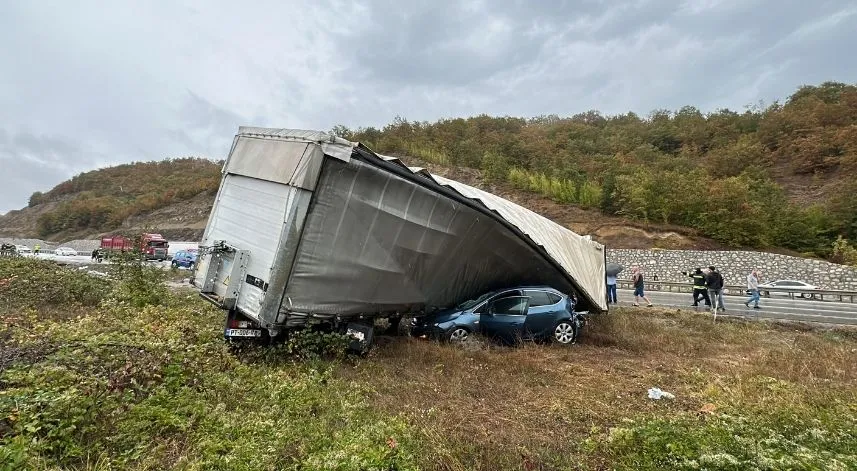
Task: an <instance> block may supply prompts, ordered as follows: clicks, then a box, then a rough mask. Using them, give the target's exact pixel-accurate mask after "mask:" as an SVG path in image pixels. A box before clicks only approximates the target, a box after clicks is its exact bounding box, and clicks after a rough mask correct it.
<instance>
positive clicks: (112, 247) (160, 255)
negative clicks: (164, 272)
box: [101, 234, 170, 260]
mask: <svg viewBox="0 0 857 471" xmlns="http://www.w3.org/2000/svg"><path fill="white" fill-rule="evenodd" d="M169 248H170V243H169V242H167V239H164V237H163V236H161V234H143V235H142V237H140V246H139V247H136V246H135V245H134V240H133V239H129V238H127V237H123V236H119V235H114V236H106V237H102V238H101V249H102V250H103V251H104V252H105V253H106V254H107V255H109V254H111V253H117V252H132V251H134V250H140V253H141V254H142V255H143V257H144V258H145V259H146V260H166V259H167V252H168V251H169Z"/></svg>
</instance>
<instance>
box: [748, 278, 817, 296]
mask: <svg viewBox="0 0 857 471" xmlns="http://www.w3.org/2000/svg"><path fill="white" fill-rule="evenodd" d="M771 289H775V290H776V291H770V290H771ZM789 289H794V290H795V291H793V292H789V291H785V290H789ZM818 289H821V288H819V287H818V286H815V285H811V284H809V283H806V282H804V281H798V280H777V281H769V282H767V283H762V284H760V285H759V291H761V292H762V294H763V295H765V296H771V295H775V296H791V295H792V294H794V296H799V297H801V298H811V297H814V295H813V294H812V293H802V292H797V291H799V290H818Z"/></svg>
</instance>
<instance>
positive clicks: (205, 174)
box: [29, 158, 220, 237]
mask: <svg viewBox="0 0 857 471" xmlns="http://www.w3.org/2000/svg"><path fill="white" fill-rule="evenodd" d="M219 183H220V165H218V163H216V162H213V161H211V160H205V159H196V158H185V159H173V160H164V161H160V162H136V163H131V164H126V165H119V166H116V167H110V168H106V169H101V170H93V171H91V172H86V173H82V174H80V175H77V176H75V177H74V178H72V179H71V180H68V181H65V182H63V183H60V184H59V185H57V186H56V187H54V188H53V189H52V190H50V191H49V192H47V193H40V192H36V193H34V194H33V195H32V196H31V197H30V204H29V206H30V207H31V208H33V207H36V206H40V205H48V204H49V203H53V204H51V205H49V207H50V209H49V210H47V211H43V212H42V213H41V214H40V215H39V216H38V218H37V220H36V226H37V227H36V230H37V232H38V235H39V236H42V237H50V236H52V235H54V234H59V233H73V232H75V231H82V230H92V231H109V230H111V229H114V228H117V227H119V226H120V225H121V224H122V222H123V221H125V220H126V219H128V218H129V217H131V216H136V215H140V214H143V213H146V212H149V211H153V210H156V209H159V208H163V207H165V206H167V205H170V204H173V203H177V202H181V201H186V200H189V199H191V198H193V197H194V196H197V195H199V194H200V193H206V192H207V193H210V194H211V197H212V199H213V197H214V194H215V192H216V191H217V187H218V185H219Z"/></svg>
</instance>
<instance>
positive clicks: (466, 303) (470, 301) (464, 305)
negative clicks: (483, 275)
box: [455, 291, 494, 311]
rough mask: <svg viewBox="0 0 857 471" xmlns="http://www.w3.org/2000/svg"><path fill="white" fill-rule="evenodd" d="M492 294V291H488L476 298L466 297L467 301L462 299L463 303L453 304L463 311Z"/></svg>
mask: <svg viewBox="0 0 857 471" xmlns="http://www.w3.org/2000/svg"><path fill="white" fill-rule="evenodd" d="M493 294H494V292H493V291H492V292H490V293H485V294H483V295H482V296H479V297H478V298H476V299H468V300H467V301H464V302H463V303H461V304H459V305H458V306H455V308H456V309H460V310H462V311H465V310H467V309H470V308H472V307H474V306H476V305H477V304H479V303H481V302H482V301H485V300H486V299H488V298H490V297H491V295H493Z"/></svg>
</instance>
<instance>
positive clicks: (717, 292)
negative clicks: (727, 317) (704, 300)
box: [705, 265, 726, 311]
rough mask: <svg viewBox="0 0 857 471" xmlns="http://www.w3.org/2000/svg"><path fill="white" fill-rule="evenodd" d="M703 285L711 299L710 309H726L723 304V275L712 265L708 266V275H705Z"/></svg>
mask: <svg viewBox="0 0 857 471" xmlns="http://www.w3.org/2000/svg"><path fill="white" fill-rule="evenodd" d="M705 285H706V286H707V287H708V296H709V297H710V299H711V303H712V309H713V310H714V311H716V310H717V309H720V310H722V311H725V310H726V307H725V306H724V305H723V276H722V275H721V274H720V272H719V271H717V268H715V267H714V266H713V265H712V266H710V267H708V276H706V277H705Z"/></svg>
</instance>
